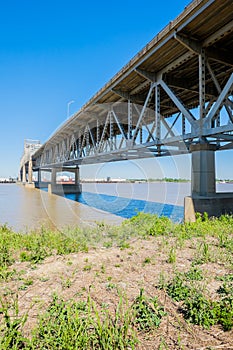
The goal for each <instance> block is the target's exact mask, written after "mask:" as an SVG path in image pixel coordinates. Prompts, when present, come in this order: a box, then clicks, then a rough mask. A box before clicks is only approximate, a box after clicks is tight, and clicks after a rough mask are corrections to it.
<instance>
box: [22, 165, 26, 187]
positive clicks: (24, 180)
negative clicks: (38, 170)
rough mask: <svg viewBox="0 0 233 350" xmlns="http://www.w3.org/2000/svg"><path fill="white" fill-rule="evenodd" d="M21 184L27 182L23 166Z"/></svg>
mask: <svg viewBox="0 0 233 350" xmlns="http://www.w3.org/2000/svg"><path fill="white" fill-rule="evenodd" d="M22 182H23V183H24V184H25V183H26V182H27V179H26V166H25V164H24V166H23V178H22Z"/></svg>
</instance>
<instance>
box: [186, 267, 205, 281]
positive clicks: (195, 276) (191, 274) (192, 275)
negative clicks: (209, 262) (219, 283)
mask: <svg viewBox="0 0 233 350" xmlns="http://www.w3.org/2000/svg"><path fill="white" fill-rule="evenodd" d="M184 276H185V277H186V279H187V280H189V281H201V280H203V278H204V277H203V273H202V270H200V269H198V268H197V267H196V266H192V267H191V268H190V270H189V271H187V272H185V273H184Z"/></svg>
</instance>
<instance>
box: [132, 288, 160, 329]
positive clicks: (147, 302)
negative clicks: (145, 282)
mask: <svg viewBox="0 0 233 350" xmlns="http://www.w3.org/2000/svg"><path fill="white" fill-rule="evenodd" d="M133 309H134V311H135V315H134V323H135V326H136V327H137V329H138V330H140V331H142V330H143V331H146V332H148V331H150V330H151V329H153V328H158V327H159V325H160V323H161V320H162V317H163V316H165V315H166V312H165V311H164V308H163V307H162V306H159V304H158V301H157V298H147V297H146V296H145V295H144V294H143V289H141V290H140V294H139V296H138V297H137V298H136V299H135V301H134V304H133Z"/></svg>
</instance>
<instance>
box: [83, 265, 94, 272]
mask: <svg viewBox="0 0 233 350" xmlns="http://www.w3.org/2000/svg"><path fill="white" fill-rule="evenodd" d="M91 269H92V265H91V264H89V265H85V266H84V267H83V271H91Z"/></svg>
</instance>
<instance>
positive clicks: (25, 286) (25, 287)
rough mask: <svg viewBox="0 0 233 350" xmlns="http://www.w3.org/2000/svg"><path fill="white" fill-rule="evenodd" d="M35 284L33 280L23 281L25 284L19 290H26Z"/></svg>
mask: <svg viewBox="0 0 233 350" xmlns="http://www.w3.org/2000/svg"><path fill="white" fill-rule="evenodd" d="M32 284H33V280H32V279H26V278H25V279H23V284H22V285H21V286H20V287H19V288H18V289H19V290H26V289H28V287H29V286H31V285H32Z"/></svg>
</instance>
